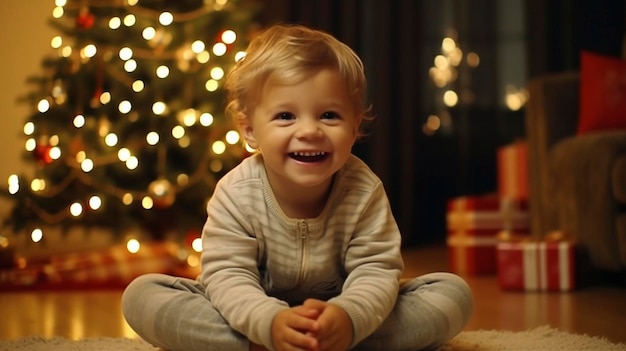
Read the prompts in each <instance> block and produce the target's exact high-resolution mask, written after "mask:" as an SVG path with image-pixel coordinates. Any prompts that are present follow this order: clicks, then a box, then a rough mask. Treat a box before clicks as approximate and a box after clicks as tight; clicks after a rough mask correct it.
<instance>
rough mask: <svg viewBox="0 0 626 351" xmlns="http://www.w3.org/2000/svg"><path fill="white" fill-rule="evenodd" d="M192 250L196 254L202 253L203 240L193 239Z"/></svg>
mask: <svg viewBox="0 0 626 351" xmlns="http://www.w3.org/2000/svg"><path fill="white" fill-rule="evenodd" d="M191 248H192V249H193V251H195V252H201V251H202V239H201V238H195V239H193V241H192V242H191Z"/></svg>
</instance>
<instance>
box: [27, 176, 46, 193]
mask: <svg viewBox="0 0 626 351" xmlns="http://www.w3.org/2000/svg"><path fill="white" fill-rule="evenodd" d="M30 189H31V190H32V191H35V192H37V191H43V190H44V189H46V181H45V180H43V179H37V178H35V179H33V180H32V181H31V182H30Z"/></svg>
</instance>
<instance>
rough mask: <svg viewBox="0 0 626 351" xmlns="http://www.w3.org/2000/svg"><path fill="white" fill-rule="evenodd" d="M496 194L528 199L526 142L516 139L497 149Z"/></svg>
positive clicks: (503, 196) (504, 196)
mask: <svg viewBox="0 0 626 351" xmlns="http://www.w3.org/2000/svg"><path fill="white" fill-rule="evenodd" d="M497 165H498V195H499V196H500V197H502V198H512V199H524V200H527V199H528V188H529V182H528V144H527V142H526V141H516V142H514V143H511V144H508V145H505V146H503V147H501V148H499V149H498V152H497Z"/></svg>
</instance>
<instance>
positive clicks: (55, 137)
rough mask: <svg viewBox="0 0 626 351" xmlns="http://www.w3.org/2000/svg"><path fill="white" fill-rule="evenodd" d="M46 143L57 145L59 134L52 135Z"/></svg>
mask: <svg viewBox="0 0 626 351" xmlns="http://www.w3.org/2000/svg"><path fill="white" fill-rule="evenodd" d="M48 144H50V145H52V146H57V145H59V136H58V135H56V134H55V135H53V136H51V137H50V138H49V139H48Z"/></svg>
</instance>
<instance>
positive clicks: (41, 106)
mask: <svg viewBox="0 0 626 351" xmlns="http://www.w3.org/2000/svg"><path fill="white" fill-rule="evenodd" d="M49 109H50V101H48V100H47V99H41V100H39V103H38V104H37V111H39V112H41V113H44V112H46V111H48V110H49Z"/></svg>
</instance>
